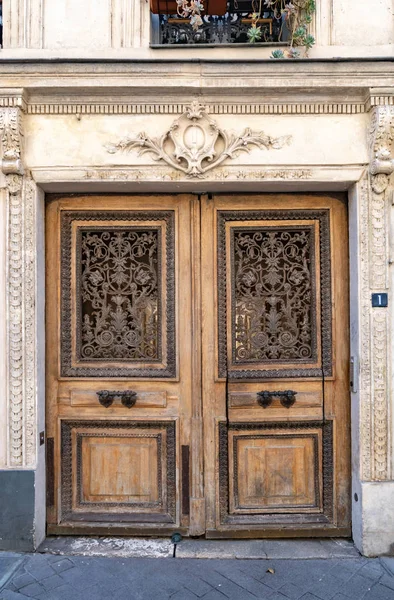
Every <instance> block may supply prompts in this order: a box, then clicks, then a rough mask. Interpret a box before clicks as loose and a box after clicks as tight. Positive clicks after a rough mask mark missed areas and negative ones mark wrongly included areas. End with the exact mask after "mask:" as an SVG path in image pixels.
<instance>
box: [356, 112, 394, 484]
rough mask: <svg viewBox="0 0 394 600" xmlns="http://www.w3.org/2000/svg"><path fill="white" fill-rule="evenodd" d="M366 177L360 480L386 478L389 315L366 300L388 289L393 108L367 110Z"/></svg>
mask: <svg viewBox="0 0 394 600" xmlns="http://www.w3.org/2000/svg"><path fill="white" fill-rule="evenodd" d="M369 133H370V139H369V145H370V152H371V162H370V172H369V175H368V178H367V179H366V180H365V181H364V182H363V183H362V187H361V197H360V264H361V273H360V275H361V327H360V336H361V363H360V366H361V386H360V389H361V394H362V397H361V460H362V478H363V479H364V480H372V481H374V480H375V481H384V480H387V479H389V478H390V455H391V451H390V383H389V382H390V362H389V349H388V344H389V309H388V308H375V309H373V308H372V307H371V294H373V293H381V292H387V291H388V287H389V271H388V269H389V244H388V237H389V229H388V228H389V222H390V219H389V214H388V210H389V207H388V191H389V186H390V176H391V174H392V173H393V172H394V159H393V155H392V151H393V137H394V107H392V106H377V107H374V108H373V109H372V118H371V127H370V132H369Z"/></svg>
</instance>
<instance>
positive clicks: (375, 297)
mask: <svg viewBox="0 0 394 600" xmlns="http://www.w3.org/2000/svg"><path fill="white" fill-rule="evenodd" d="M387 304H388V294H372V307H373V308H379V307H380V308H384V307H386V306H387Z"/></svg>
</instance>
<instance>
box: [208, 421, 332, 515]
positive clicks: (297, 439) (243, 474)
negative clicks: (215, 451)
mask: <svg viewBox="0 0 394 600" xmlns="http://www.w3.org/2000/svg"><path fill="white" fill-rule="evenodd" d="M333 493H334V490H333V428H332V421H326V422H325V423H322V422H319V421H315V422H314V421H310V422H292V423H286V422H283V421H282V422H280V421H279V422H274V423H264V422H255V423H229V424H228V425H227V424H226V423H220V424H219V494H220V514H221V522H222V523H223V524H232V525H234V526H237V525H245V524H247V523H250V524H255V525H258V524H261V525H264V524H268V523H286V522H287V523H293V524H297V523H304V524H305V523H310V524H311V525H313V524H318V523H321V524H322V523H329V522H331V520H332V518H333Z"/></svg>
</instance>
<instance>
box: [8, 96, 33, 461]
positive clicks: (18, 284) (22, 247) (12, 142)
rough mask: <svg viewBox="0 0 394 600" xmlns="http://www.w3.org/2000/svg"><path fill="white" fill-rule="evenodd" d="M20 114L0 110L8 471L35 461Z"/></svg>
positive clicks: (26, 188)
mask: <svg viewBox="0 0 394 600" xmlns="http://www.w3.org/2000/svg"><path fill="white" fill-rule="evenodd" d="M22 118H23V113H22V110H21V109H20V108H18V107H4V108H1V109H0V137H1V145H2V160H1V169H2V171H3V173H4V175H5V180H6V188H7V212H8V231H7V304H6V311H7V314H6V322H7V349H6V353H7V389H8V392H7V411H8V422H9V427H8V456H7V465H8V466H10V467H31V466H34V465H35V462H36V388H37V361H36V350H35V348H36V308H35V303H36V298H35V294H36V205H35V201H36V186H35V183H34V182H33V181H32V179H30V178H29V177H24V176H23V175H24V169H23V165H22V153H23V133H22Z"/></svg>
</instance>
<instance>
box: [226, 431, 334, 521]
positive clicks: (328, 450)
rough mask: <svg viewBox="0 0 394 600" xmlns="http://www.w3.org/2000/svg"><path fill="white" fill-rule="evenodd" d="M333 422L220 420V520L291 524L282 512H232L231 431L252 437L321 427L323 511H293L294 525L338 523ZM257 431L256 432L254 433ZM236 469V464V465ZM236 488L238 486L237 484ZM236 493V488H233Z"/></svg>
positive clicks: (287, 516)
mask: <svg viewBox="0 0 394 600" xmlns="http://www.w3.org/2000/svg"><path fill="white" fill-rule="evenodd" d="M333 428H334V427H333V421H330V420H326V421H324V422H322V421H303V422H298V421H291V422H283V421H282V422H272V421H271V422H265V423H264V422H262V423H248V422H239V423H235V422H233V423H225V422H219V423H218V429H219V431H218V445H219V511H220V522H221V523H222V524H223V525H231V526H232V527H233V528H236V527H237V526H245V525H253V527H257V528H258V527H259V526H260V527H261V526H262V527H264V525H267V524H273V523H277V524H279V523H281V522H282V523H286V524H289V515H283V514H279V513H276V514H275V513H271V514H270V513H268V514H267V513H266V514H258V513H252V514H250V513H249V514H245V515H241V514H233V513H232V514H230V513H229V504H230V503H229V494H230V483H229V434H230V432H250V434H251V435H252V436H256V437H257V436H258V437H265V436H267V435H270V433H271V434H272V433H273V432H275V434H277V433H278V432H279V431H283V432H286V433H294V434H295V435H297V434H299V433H301V432H306V433H307V434H309V431H310V430H320V431H321V434H322V448H321V449H322V461H323V464H322V467H323V474H322V475H323V481H322V491H323V498H322V505H323V511H322V513H317V514H316V513H315V514H314V513H311V514H306V513H303V512H302V510H301V511H300V512H298V513H297V512H296V510H294V512H292V513H291V521H292V524H294V525H297V524H300V523H302V524H305V523H311V524H313V523H333V522H334V510H333V504H334V446H333V439H334V435H333V433H334V432H333ZM253 432H254V433H253ZM234 468H235V467H234ZM233 487H234V486H233ZM233 493H234V491H233Z"/></svg>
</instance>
